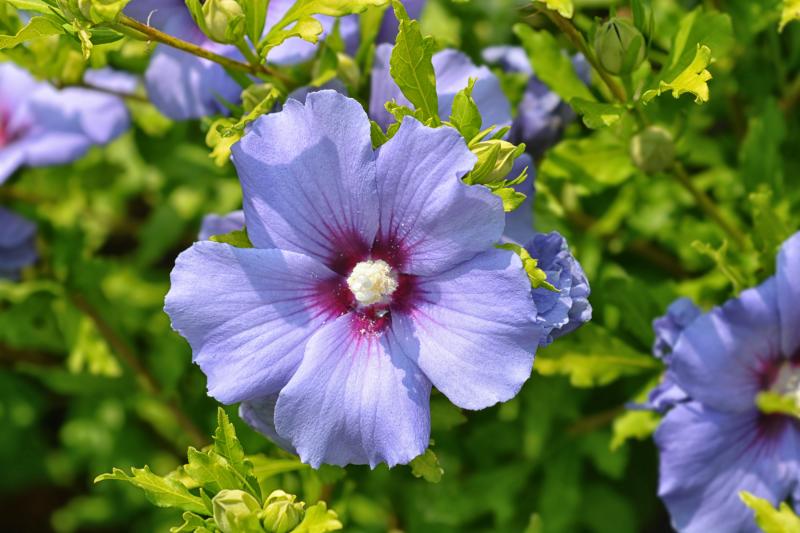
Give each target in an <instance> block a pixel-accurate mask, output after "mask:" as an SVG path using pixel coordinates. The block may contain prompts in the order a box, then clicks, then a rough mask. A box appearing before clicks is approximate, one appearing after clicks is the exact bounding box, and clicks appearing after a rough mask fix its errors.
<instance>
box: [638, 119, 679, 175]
mask: <svg viewBox="0 0 800 533" xmlns="http://www.w3.org/2000/svg"><path fill="white" fill-rule="evenodd" d="M631 159H633V162H634V164H635V165H636V166H637V167H638V168H639V169H641V170H642V171H643V172H646V173H647V174H655V173H656V172H661V171H662V170H666V169H667V168H669V167H670V166H671V165H672V163H673V162H674V161H675V144H674V142H673V140H672V134H670V132H669V131H667V130H666V129H664V128H662V127H661V126H649V127H648V128H646V129H644V130H642V131H641V132H639V133H637V134H636V135H635V136H634V137H633V139H631Z"/></svg>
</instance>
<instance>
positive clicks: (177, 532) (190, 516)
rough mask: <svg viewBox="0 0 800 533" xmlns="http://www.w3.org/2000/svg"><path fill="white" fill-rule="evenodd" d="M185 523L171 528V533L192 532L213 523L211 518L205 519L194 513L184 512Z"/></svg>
mask: <svg viewBox="0 0 800 533" xmlns="http://www.w3.org/2000/svg"><path fill="white" fill-rule="evenodd" d="M182 518H183V524H181V525H180V526H176V527H171V528H169V533H192V532H194V531H197V530H199V529H201V528H209V527H210V525H211V524H212V523H213V520H211V519H204V518H203V517H202V516H199V515H196V514H194V513H183V516H182Z"/></svg>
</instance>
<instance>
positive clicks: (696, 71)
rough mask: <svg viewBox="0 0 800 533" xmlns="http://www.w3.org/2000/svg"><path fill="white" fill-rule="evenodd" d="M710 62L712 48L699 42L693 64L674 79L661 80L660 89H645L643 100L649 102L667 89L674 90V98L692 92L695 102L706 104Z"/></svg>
mask: <svg viewBox="0 0 800 533" xmlns="http://www.w3.org/2000/svg"><path fill="white" fill-rule="evenodd" d="M710 63H711V49H710V48H709V47H708V46H705V45H700V44H698V45H697V53H696V54H695V57H694V60H693V61H692V62H691V64H689V66H688V67H686V69H685V70H683V71H682V72H681V73H680V74H678V75H677V76H676V77H675V78H674V79H673V80H672V81H670V82H665V81H664V80H661V81H660V82H659V84H658V89H651V90H649V91H645V92H644V94H642V102H644V103H647V102H649V101H650V100H652V99H653V98H655V97H656V96H660V95H661V94H662V93H664V92H666V91H672V96H673V97H674V98H680V96H681V95H682V94H685V93H690V94H693V95H694V96H695V99H694V101H695V103H697V104H704V103H706V102H708V98H709V90H708V80H710V79H711V73H710V72H709V71H708V70H707V69H706V67H707V66H708V65H709V64H710Z"/></svg>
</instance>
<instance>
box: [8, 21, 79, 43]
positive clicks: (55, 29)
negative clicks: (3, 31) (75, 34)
mask: <svg viewBox="0 0 800 533" xmlns="http://www.w3.org/2000/svg"><path fill="white" fill-rule="evenodd" d="M62 33H65V32H64V28H62V27H61V25H60V24H59V23H57V22H55V21H54V20H53V19H51V18H49V17H33V18H32V19H31V20H30V21H28V23H27V24H26V25H25V26H23V27H22V28H20V30H19V31H18V32H17V33H16V35H0V50H2V49H5V48H13V47H14V46H17V45H19V44H22V43H24V42H26V41H33V40H36V39H42V38H44V37H50V36H51V35H60V34H62Z"/></svg>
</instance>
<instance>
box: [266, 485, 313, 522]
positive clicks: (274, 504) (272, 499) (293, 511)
mask: <svg viewBox="0 0 800 533" xmlns="http://www.w3.org/2000/svg"><path fill="white" fill-rule="evenodd" d="M294 500H295V496H294V495H292V494H287V493H285V492H283V491H282V490H276V491H273V492H272V494H270V495H269V497H268V498H267V501H266V502H265V503H264V513H263V516H264V518H263V520H262V522H261V523H262V525H263V526H264V530H265V531H267V532H268V533H289V532H290V531H292V530H293V529H294V528H296V527H297V525H298V524H299V523H300V522H301V521H302V520H303V504H302V503H294Z"/></svg>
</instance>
